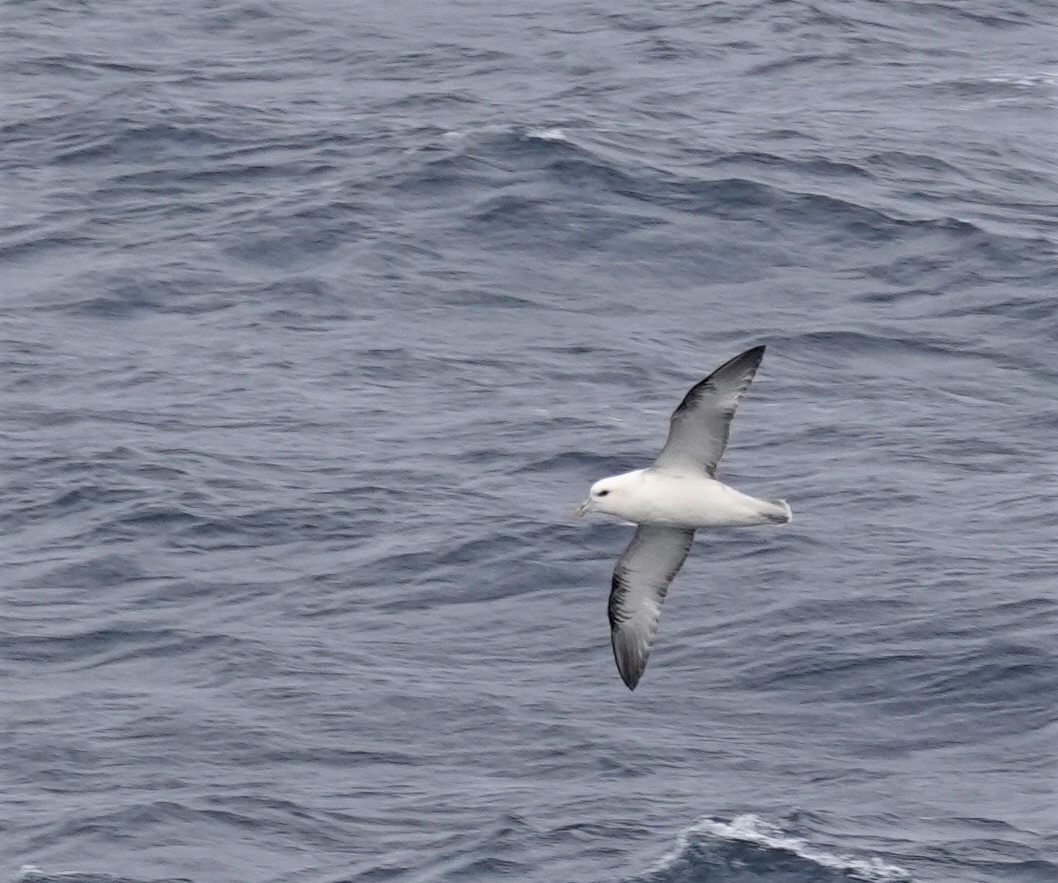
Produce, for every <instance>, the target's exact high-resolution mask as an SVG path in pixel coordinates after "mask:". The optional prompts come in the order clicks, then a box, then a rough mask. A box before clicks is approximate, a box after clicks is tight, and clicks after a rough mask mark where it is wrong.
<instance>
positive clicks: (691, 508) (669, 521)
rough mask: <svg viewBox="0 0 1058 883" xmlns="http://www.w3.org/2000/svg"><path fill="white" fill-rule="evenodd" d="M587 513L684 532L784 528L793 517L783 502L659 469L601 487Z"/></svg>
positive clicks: (615, 479) (599, 484) (609, 480)
mask: <svg viewBox="0 0 1058 883" xmlns="http://www.w3.org/2000/svg"><path fill="white" fill-rule="evenodd" d="M588 511H593V512H600V513H602V514H605V515H613V516H615V517H617V518H623V519H624V520H625V521H631V522H634V523H635V524H653V525H659V526H664V527H680V528H685V529H696V528H703V527H745V526H749V525H754V524H785V523H786V522H788V521H790V520H791V517H792V515H791V512H790V507H789V505H787V503H786V502H785V501H784V500H759V499H757V498H756V497H751V496H749V495H748V494H744V493H742V492H741V491H737V490H735V489H734V488H733V487H728V486H727V485H726V484H724V483H723V482H720V481H717V480H716V479H715V478H710V477H709V476H708V475H705V474H704V473H701V472H698V473H697V474H695V473H694V472H692V471H690V470H686V471H685V470H668V469H657V468H651V469H636V470H634V471H632V472H625V473H624V474H622V475H615V476H612V477H611V478H604V479H602V480H601V481H598V482H596V483H595V485H594V486H593V487H592V493H591V497H590V506H589V507H588Z"/></svg>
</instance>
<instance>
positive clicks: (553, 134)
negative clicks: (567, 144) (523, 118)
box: [525, 129, 569, 141]
mask: <svg viewBox="0 0 1058 883" xmlns="http://www.w3.org/2000/svg"><path fill="white" fill-rule="evenodd" d="M525 134H526V137H528V138H536V139H538V140H540V141H568V140H569V139H568V138H566V133H565V132H563V131H562V130H561V129H529V130H527V131H526V133H525Z"/></svg>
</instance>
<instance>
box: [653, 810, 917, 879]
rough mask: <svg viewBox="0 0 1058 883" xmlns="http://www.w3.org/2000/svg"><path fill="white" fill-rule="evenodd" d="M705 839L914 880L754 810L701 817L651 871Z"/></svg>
mask: <svg viewBox="0 0 1058 883" xmlns="http://www.w3.org/2000/svg"><path fill="white" fill-rule="evenodd" d="M702 839H715V840H727V841H740V842H743V843H752V844H754V845H756V846H761V847H764V848H766V849H775V850H780V851H782V852H789V853H792V854H793V855H796V856H798V857H799V858H803V859H804V860H805V861H810V862H814V863H815V864H817V865H819V866H820V867H823V868H828V869H830V870H832V871H840V872H842V873H845V874H847V875H848V876H849V878H850V879H852V880H866V881H870V883H909V881H910V880H911V875H910V874H909V873H908V872H907V871H905V870H904V869H903V868H901V867H899V866H897V865H890V864H888V863H886V862H884V861H882V860H881V859H880V858H877V857H876V856H871V857H869V858H855V857H853V856H848V855H841V854H840V853H833V852H827V851H826V850H824V849H821V848H819V847H815V846H812V845H811V844H810V843H808V841H807V840H804V839H802V838H800V837H794V836H792V835H790V834H788V833H786V832H784V831H782V830H781V829H779V828H777V827H776V826H775V825H772V824H770V823H769V822H766V821H764V820H763V819H761V818H760V817H759V816H755V815H751V814H747V815H741V816H736V817H735V818H733V819H731V821H728V822H725V821H722V820H719V819H710V818H703V819H699V820H698V821H697V822H695V823H694V824H693V825H690V826H688V827H686V828H684V829H683V830H682V831H680V832H679V834H677V835H676V845H675V847H674V848H673V849H671V850H670V851H669V852H667V853H665V855H663V856H662V857H661V858H660V859H659V860H658V861H657V862H656V863H655V864H654V865H653V866H652V867H651V868H650V869H649V871H648V873H649V874H657V873H660V872H662V871H665V870H667V869H668V868H670V867H672V866H673V865H674V864H675V863H676V862H677V861H679V859H680V858H681V857H682V856H684V855H685V854H686V852H687V850H688V849H689V848H690V846H691V845H692V844H693V843H694V842H695V841H697V840H702Z"/></svg>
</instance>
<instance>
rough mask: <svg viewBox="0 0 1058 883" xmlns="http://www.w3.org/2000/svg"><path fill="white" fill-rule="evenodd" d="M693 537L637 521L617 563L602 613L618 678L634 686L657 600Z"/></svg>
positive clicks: (644, 657) (644, 664)
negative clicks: (604, 609) (607, 620)
mask: <svg viewBox="0 0 1058 883" xmlns="http://www.w3.org/2000/svg"><path fill="white" fill-rule="evenodd" d="M693 540H694V531H693V530H684V529H682V528H678V527H661V526H658V525H650V524H641V525H639V527H638V528H637V530H636V534H635V536H634V537H632V542H630V543H629V544H628V548H627V549H625V550H624V554H622V555H621V557H620V558H619V559H618V561H617V566H616V567H615V568H614V572H613V583H612V587H611V589H610V603H609V605H608V608H607V613H608V614H609V617H610V640H611V643H612V644H613V656H614V660H615V661H616V662H617V670H618V671H619V672H620V673H621V680H623V681H624V682H625V686H627V687H628V689H629V690H634V689H635V688H636V684H638V683H639V679H640V678H641V677H642V676H643V672H644V671H645V670H646V667H647V659H649V658H650V646H651V644H653V643H654V636H655V635H656V634H657V630H658V617H660V616H661V604H662V602H663V601H664V600H665V595H666V594H667V593H668V591H669V584H670V583H671V582H672V580H673V578H674V577H675V576H676V574H677V573H679V570H680V568H681V567H682V566H683V562H684V561H685V560H686V558H687V553H688V552H689V551H690V549H691V543H692V542H693Z"/></svg>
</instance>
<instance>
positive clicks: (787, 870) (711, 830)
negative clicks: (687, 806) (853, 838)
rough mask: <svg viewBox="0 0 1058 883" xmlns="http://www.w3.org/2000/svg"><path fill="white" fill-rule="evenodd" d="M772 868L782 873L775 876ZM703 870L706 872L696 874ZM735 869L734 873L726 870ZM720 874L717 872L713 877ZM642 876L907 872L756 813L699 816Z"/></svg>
mask: <svg viewBox="0 0 1058 883" xmlns="http://www.w3.org/2000/svg"><path fill="white" fill-rule="evenodd" d="M777 871H782V872H784V874H785V876H780V874H779V873H776V872H777ZM699 872H702V873H703V874H704V872H708V876H699ZM728 872H734V873H728ZM717 875H719V876H717ZM640 879H642V880H643V881H651V883H676V881H688V883H689V881H692V880H698V879H700V880H709V881H711V883H712V881H715V883H721V881H723V880H727V879H731V880H736V879H737V880H739V881H747V883H748V881H753V880H758V879H759V880H764V879H768V880H778V879H782V880H789V881H791V883H793V881H797V880H803V881H804V883H809V881H812V883H839V881H842V880H859V881H870V883H901V881H910V880H911V879H912V878H911V875H910V873H909V872H908V871H906V870H904V869H903V868H901V867H899V866H897V865H892V864H889V863H887V862H885V861H883V860H882V859H880V858H878V857H877V856H867V857H857V856H852V855H848V854H845V853H839V852H831V851H829V850H827V849H823V848H822V847H818V846H814V845H812V844H811V843H809V842H808V841H807V840H805V839H803V838H801V837H796V836H794V835H792V834H790V833H788V832H786V831H783V830H782V829H781V828H778V827H776V826H775V825H773V824H771V823H769V822H767V821H765V820H764V819H762V818H760V817H759V816H756V815H753V814H745V815H740V816H736V817H735V818H733V819H730V820H724V819H713V818H703V819H699V820H698V821H697V822H695V823H694V824H693V825H690V826H689V827H687V828H684V829H683V830H682V831H680V832H679V834H677V835H676V846H675V848H673V849H672V850H671V851H670V852H668V853H666V854H665V855H664V856H662V857H661V858H660V859H659V860H658V862H657V863H656V864H655V865H654V866H653V867H651V868H650V869H649V870H648V871H647V873H646V875H645V876H644V877H642V878H640Z"/></svg>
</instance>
